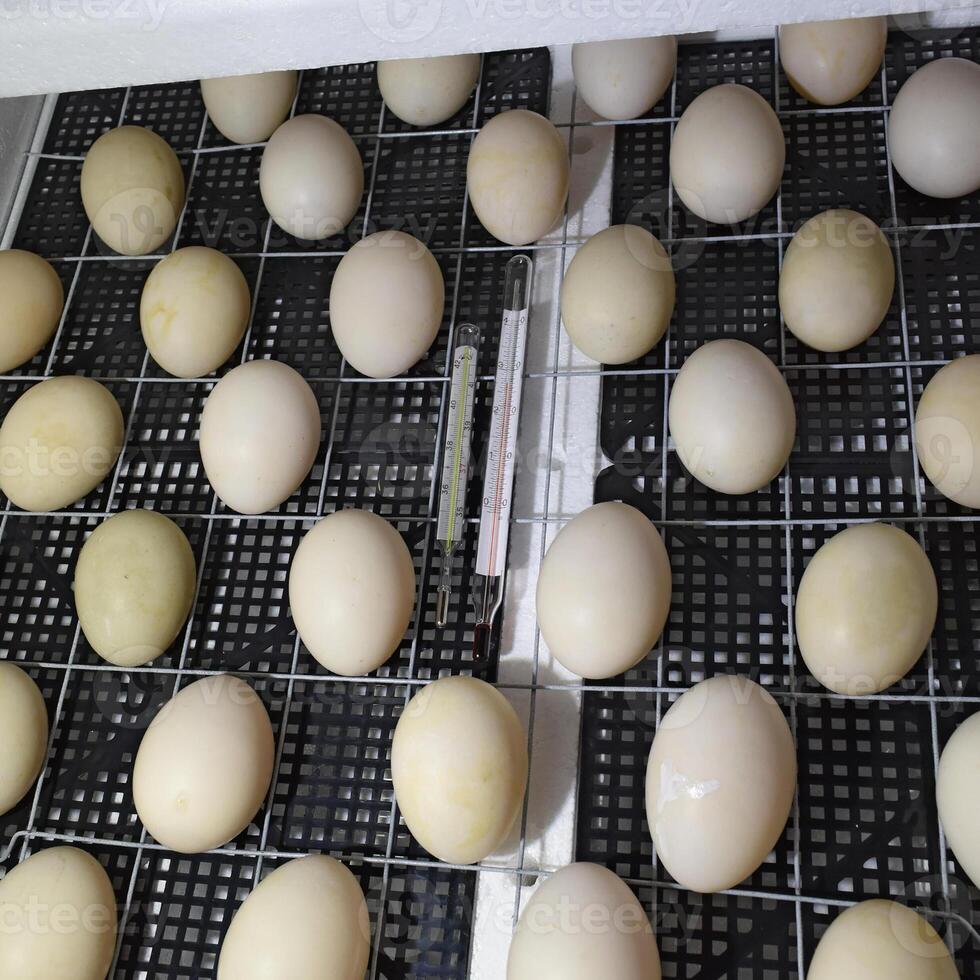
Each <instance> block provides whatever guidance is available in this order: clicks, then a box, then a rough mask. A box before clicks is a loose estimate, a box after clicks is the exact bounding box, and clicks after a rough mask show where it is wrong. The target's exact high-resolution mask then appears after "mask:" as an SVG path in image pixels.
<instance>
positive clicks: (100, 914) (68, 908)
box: [0, 847, 118, 980]
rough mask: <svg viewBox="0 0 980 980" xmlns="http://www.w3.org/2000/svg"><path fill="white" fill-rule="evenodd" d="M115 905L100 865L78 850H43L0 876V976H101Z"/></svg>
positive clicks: (33, 979) (78, 979)
mask: <svg viewBox="0 0 980 980" xmlns="http://www.w3.org/2000/svg"><path fill="white" fill-rule="evenodd" d="M117 915H118V910H117V908H116V896H115V893H114V892H113V889H112V882H111V881H110V880H109V876H108V875H107V874H106V872H105V868H103V867H102V865H101V864H100V863H99V862H98V861H97V860H96V859H95V858H94V857H92V855H91V854H89V853H88V852H86V851H83V850H82V849H81V848H78V847H46V848H44V849H43V850H39V851H36V852H35V853H34V854H32V855H31V856H30V857H29V858H27V860H26V861H21V863H20V864H17V865H15V866H14V867H12V868H10V870H9V871H8V872H7V874H6V876H5V877H4V878H3V879H2V880H0V918H2V921H3V942H0V977H4V978H7V980H14V978H16V980H54V978H56V977H57V978H58V980H105V977H106V975H107V974H108V972H109V967H110V965H111V964H112V954H113V951H114V950H115V946H116V921H117Z"/></svg>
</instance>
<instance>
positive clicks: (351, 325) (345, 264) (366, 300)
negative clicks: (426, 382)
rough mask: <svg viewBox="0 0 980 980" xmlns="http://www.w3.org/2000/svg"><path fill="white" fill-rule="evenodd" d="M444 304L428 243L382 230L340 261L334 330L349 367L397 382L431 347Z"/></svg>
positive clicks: (332, 321) (332, 314)
mask: <svg viewBox="0 0 980 980" xmlns="http://www.w3.org/2000/svg"><path fill="white" fill-rule="evenodd" d="M445 301H446V287H445V283H444V282H443V278H442V270H441V269H440V268H439V263H438V262H436V260H435V257H434V256H433V255H432V253H431V252H430V251H429V250H428V249H427V248H426V247H425V245H423V244H422V242H420V241H419V240H418V239H417V238H413V237H412V236H411V235H406V234H405V233H404V232H401V231H378V232H375V233H374V234H373V235H368V236H367V237H366V238H362V239H361V240H360V241H359V242H357V244H356V245H354V246H353V248H351V249H350V251H348V253H347V254H346V255H345V256H344V257H343V258H342V259H341V260H340V265H338V266H337V271H336V272H335V273H334V277H333V282H332V283H331V285H330V326H331V329H332V330H333V335H334V339H335V340H336V341H337V346H338V347H339V348H340V353H341V354H343V355H344V357H345V358H346V359H347V363H348V364H350V365H351V367H353V368H355V369H356V370H357V371H360V372H361V374H366V375H367V376H368V377H369V378H393V377H395V376H396V375H399V374H402V373H403V372H405V371H407V370H408V369H409V368H410V367H411V366H412V365H413V364H415V363H416V361H418V360H419V359H420V358H421V357H422V356H423V355H424V354H425V352H426V351H427V350H428V349H429V347H431V346H432V342H433V341H434V340H435V339H436V335H437V334H438V333H439V325H440V323H442V314H443V309H444V307H445Z"/></svg>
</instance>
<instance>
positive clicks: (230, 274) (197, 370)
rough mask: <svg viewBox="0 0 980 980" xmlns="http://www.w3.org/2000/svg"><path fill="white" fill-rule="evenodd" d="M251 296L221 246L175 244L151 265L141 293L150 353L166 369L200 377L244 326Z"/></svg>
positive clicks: (224, 355) (227, 353) (221, 359)
mask: <svg viewBox="0 0 980 980" xmlns="http://www.w3.org/2000/svg"><path fill="white" fill-rule="evenodd" d="M250 309H251V296H250V295H249V290H248V283H247V282H246V281H245V276H244V275H243V274H242V270H241V269H239V268H238V266H237V265H236V264H235V263H234V262H233V261H232V260H231V259H229V258H228V256H227V255H222V254H221V252H218V251H217V250H215V249H213V248H205V247H204V246H201V245H191V246H189V247H188V248H180V249H178V250H177V251H176V252H174V253H173V254H171V255H168V256H167V257H166V258H165V259H163V260H162V261H161V262H159V263H158V264H157V265H156V266H154V268H153V271H152V272H151V273H150V275H149V276H148V277H147V280H146V284H145V285H144V286H143V293H142V296H141V297H140V328H141V329H142V331H143V340H144V341H145V343H146V347H147V349H148V350H149V352H150V356H151V357H152V358H153V360H154V361H156V362H157V364H159V365H160V367H162V368H163V369H164V371H167V372H168V373H169V374H173V375H175V376H176V377H178V378H199V377H202V376H203V375H205V374H210V373H211V372H212V371H215V370H217V369H218V368H219V367H221V365H222V364H224V363H225V361H227V360H228V358H229V357H231V355H232V353H233V352H234V350H235V348H236V347H237V346H238V344H239V342H240V341H241V339H242V337H243V336H244V335H245V330H246V328H247V327H248V318H249V311H250Z"/></svg>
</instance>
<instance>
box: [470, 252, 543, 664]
mask: <svg viewBox="0 0 980 980" xmlns="http://www.w3.org/2000/svg"><path fill="white" fill-rule="evenodd" d="M532 273H533V266H532V264H531V260H530V259H529V258H528V257H527V256H526V255H515V256H514V257H513V258H512V259H511V260H510V261H509V262H508V263H507V267H506V270H505V279H504V313H503V318H502V321H501V324H500V345H499V351H498V354H497V371H496V376H495V378H494V388H493V413H492V415H491V418H490V436H489V440H488V443H487V446H488V449H487V469H486V476H485V478H484V484H483V507H482V510H481V512H480V539H479V545H478V548H477V556H476V576H475V580H474V605H475V606H476V629H475V633H474V637H473V657H474V659H475V660H476V661H478V662H479V661H481V660H485V659H486V657H487V654H488V651H489V644H490V631H491V629H492V628H493V620H494V617H495V616H496V615H497V610H498V609H499V608H500V603H501V601H502V600H503V595H504V574H505V571H506V567H507V538H508V535H509V533H510V512H511V505H512V503H513V491H514V472H515V470H516V468H517V427H518V423H519V421H520V414H521V390H522V388H523V385H524V352H525V348H526V346H527V320H528V313H529V312H530V304H531V277H532Z"/></svg>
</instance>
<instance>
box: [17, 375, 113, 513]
mask: <svg viewBox="0 0 980 980" xmlns="http://www.w3.org/2000/svg"><path fill="white" fill-rule="evenodd" d="M122 442H123V416H122V410H121V409H120V408H119V403H118V402H117V401H116V399H115V398H114V397H113V396H112V393H111V392H110V391H109V389H108V388H105V387H103V386H102V385H100V384H99V382H98V381H93V380H92V379H91V378H82V377H78V376H75V375H70V376H64V377H57V378H49V379H48V380H47V381H42V382H41V383H40V384H36V385H34V387H33V388H28V390H27V391H25V392H24V394H22V395H21V396H20V398H18V399H17V401H15V402H14V404H13V405H12V406H11V408H10V411H9V412H7V417H6V418H5V419H4V420H3V425H2V426H0V490H3V492H4V493H5V494H6V495H7V496H8V497H9V498H10V499H11V501H12V502H13V503H14V504H16V505H17V506H18V507H21V508H23V509H24V510H36V511H43V510H60V509H61V508H62V507H67V506H68V505H69V504H73V503H75V501H76V500H81V499H82V497H84V496H86V495H87V494H88V493H90V492H91V491H92V490H94V489H95V488H96V487H97V486H98V485H99V484H100V483H101V482H102V481H103V480H104V479H105V477H106V476H108V475H109V473H110V472H111V470H112V468H113V466H114V465H115V463H116V460H117V459H118V457H119V452H120V450H121V449H122Z"/></svg>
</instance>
